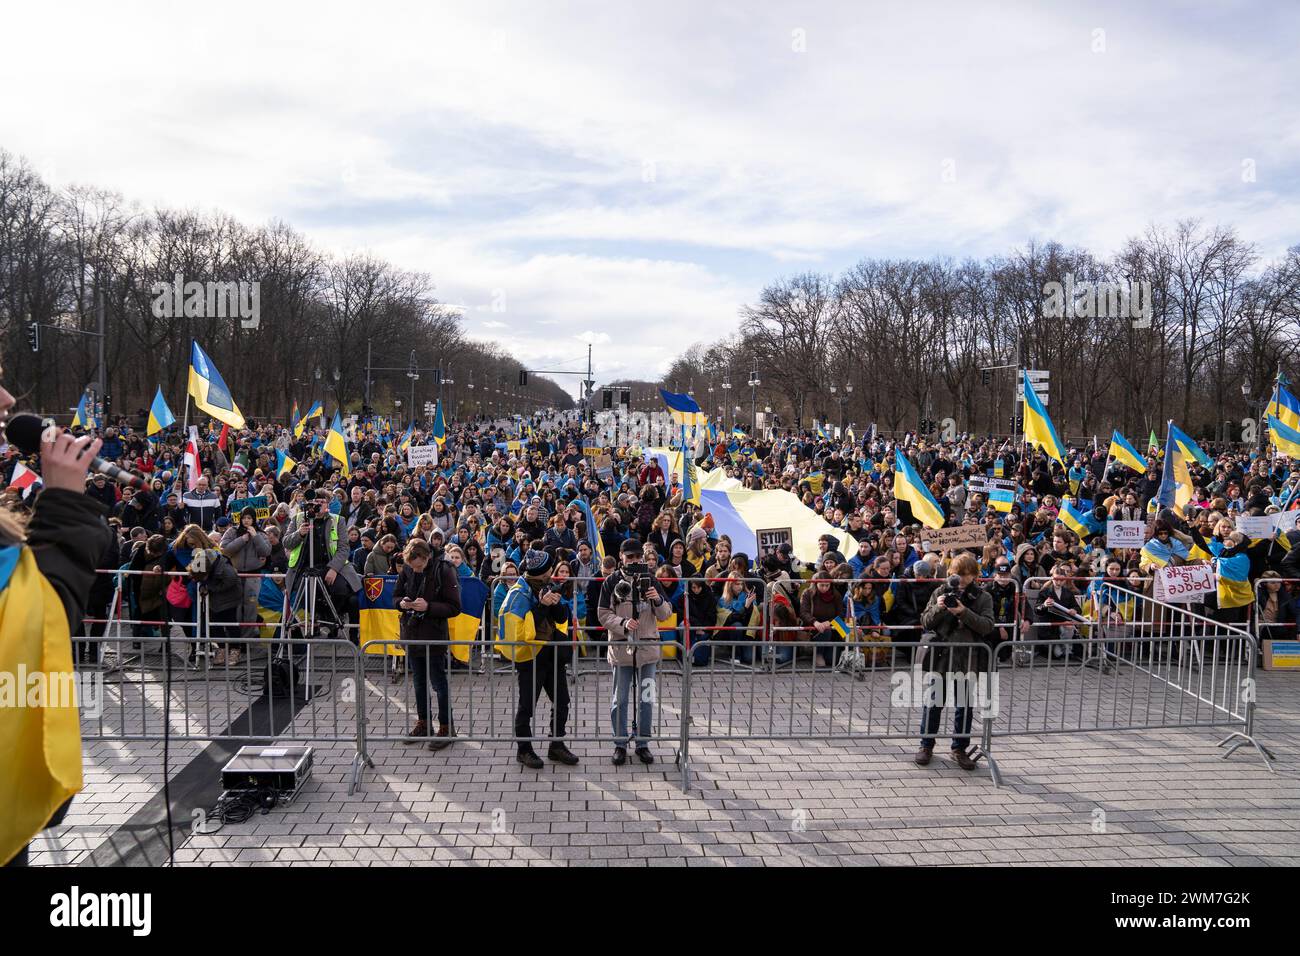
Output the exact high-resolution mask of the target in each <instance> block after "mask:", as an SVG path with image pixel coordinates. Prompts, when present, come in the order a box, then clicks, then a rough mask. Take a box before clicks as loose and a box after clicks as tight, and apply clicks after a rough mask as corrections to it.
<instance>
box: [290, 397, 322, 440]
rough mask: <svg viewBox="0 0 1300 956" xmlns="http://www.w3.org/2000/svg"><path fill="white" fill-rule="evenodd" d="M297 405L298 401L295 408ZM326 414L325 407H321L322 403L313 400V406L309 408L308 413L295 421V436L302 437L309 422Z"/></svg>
mask: <svg viewBox="0 0 1300 956" xmlns="http://www.w3.org/2000/svg"><path fill="white" fill-rule="evenodd" d="M297 407H298V405H297V403H294V408H295V409H296V408H297ZM324 414H325V409H324V408H323V407H321V403H320V402H312V403H311V408H309V409H307V414H306V415H304V416H302V418H301V419H299V420H298V421H296V422H294V424H293V437H294V438H301V437H302V430H303V429H304V428H305V427H306V426H307V422H308V421H310V420H311V419H313V418H315V417H317V416H319V415H324Z"/></svg>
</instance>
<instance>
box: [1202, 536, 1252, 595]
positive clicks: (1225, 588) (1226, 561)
mask: <svg viewBox="0 0 1300 956" xmlns="http://www.w3.org/2000/svg"><path fill="white" fill-rule="evenodd" d="M1206 543H1207V544H1209V546H1210V551H1211V553H1212V554H1213V555H1214V570H1215V571H1216V572H1217V573H1218V575H1219V591H1218V594H1219V607H1220V608H1228V607H1245V606H1246V605H1248V604H1250V603H1251V601H1253V600H1254V595H1253V594H1252V593H1251V588H1250V555H1248V554H1238V555H1235V556H1233V557H1231V558H1224V557H1220V555H1221V554H1222V553H1223V551H1224V547H1223V542H1221V541H1213V540H1212V541H1209V542H1206Z"/></svg>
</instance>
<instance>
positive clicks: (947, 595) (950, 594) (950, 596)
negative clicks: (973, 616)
mask: <svg viewBox="0 0 1300 956" xmlns="http://www.w3.org/2000/svg"><path fill="white" fill-rule="evenodd" d="M961 592H962V586H961V578H959V577H958V576H957V575H955V574H950V575H948V580H947V581H946V582H944V587H943V590H942V591H941V592H940V593H939V600H941V601H943V606H944V607H946V608H947V609H948V610H950V611H951V610H952V609H953V608H955V607H956V606H957V605H958V604H959V603H961Z"/></svg>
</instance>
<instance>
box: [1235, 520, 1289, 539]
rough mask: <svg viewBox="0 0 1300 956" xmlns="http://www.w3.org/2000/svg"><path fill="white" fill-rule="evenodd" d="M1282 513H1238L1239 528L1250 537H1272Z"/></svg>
mask: <svg viewBox="0 0 1300 956" xmlns="http://www.w3.org/2000/svg"><path fill="white" fill-rule="evenodd" d="M1279 517H1280V515H1237V530H1238V531H1240V532H1241V533H1242V534H1244V535H1245V536H1246V537H1248V538H1271V537H1273V529H1274V528H1276V527H1277V521H1276V519H1277V518H1279Z"/></svg>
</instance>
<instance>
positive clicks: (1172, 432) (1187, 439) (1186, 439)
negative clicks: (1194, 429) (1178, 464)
mask: <svg viewBox="0 0 1300 956" xmlns="http://www.w3.org/2000/svg"><path fill="white" fill-rule="evenodd" d="M1169 437H1170V438H1172V439H1173V440H1174V441H1176V442H1178V444H1179V445H1180V446H1181V447H1182V449H1183V451H1184V452H1186V453H1187V455H1188V457H1190V458H1195V459H1196V460H1197V462H1199V463H1200V465H1201V467H1202V468H1213V467H1214V459H1213V458H1211V457H1210V456H1209V455H1207V454H1206V453H1205V452H1203V451H1201V446H1200V445H1198V444H1196V442H1195V441H1193V440H1192V437H1191V436H1190V435H1188V434H1187V433H1186V432H1185V431H1183V430H1182V429H1181V428H1179V427H1178V426H1177V425H1175V424H1174V423H1173V422H1170V423H1169Z"/></svg>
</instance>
